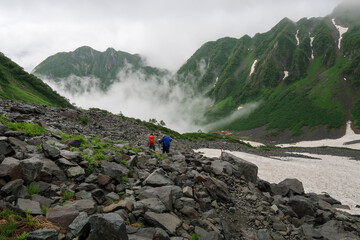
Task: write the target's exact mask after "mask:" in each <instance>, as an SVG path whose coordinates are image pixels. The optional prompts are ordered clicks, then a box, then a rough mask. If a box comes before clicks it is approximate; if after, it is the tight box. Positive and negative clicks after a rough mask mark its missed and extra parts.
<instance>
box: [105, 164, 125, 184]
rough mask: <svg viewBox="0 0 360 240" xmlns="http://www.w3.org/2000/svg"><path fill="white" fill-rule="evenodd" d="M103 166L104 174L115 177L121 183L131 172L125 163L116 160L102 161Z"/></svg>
mask: <svg viewBox="0 0 360 240" xmlns="http://www.w3.org/2000/svg"><path fill="white" fill-rule="evenodd" d="M101 166H102V168H103V169H104V174H105V175H107V176H110V177H111V178H113V179H115V180H116V181H118V182H119V183H122V182H123V177H124V176H127V175H128V174H129V169H127V168H126V167H125V166H124V165H122V164H118V163H115V162H108V161H102V162H101Z"/></svg>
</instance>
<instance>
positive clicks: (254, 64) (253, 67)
mask: <svg viewBox="0 0 360 240" xmlns="http://www.w3.org/2000/svg"><path fill="white" fill-rule="evenodd" d="M257 61H258V60H257V59H256V60H255V61H254V63H253V64H252V66H251V70H250V74H249V77H250V76H251V75H252V74H253V73H254V71H255V66H256V63H257Z"/></svg>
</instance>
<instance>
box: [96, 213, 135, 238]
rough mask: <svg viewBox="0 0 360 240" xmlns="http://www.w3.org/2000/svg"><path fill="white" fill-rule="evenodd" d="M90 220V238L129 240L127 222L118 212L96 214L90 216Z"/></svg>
mask: <svg viewBox="0 0 360 240" xmlns="http://www.w3.org/2000/svg"><path fill="white" fill-rule="evenodd" d="M89 222H90V224H91V231H90V235H89V240H98V239H108V240H117V239H123V240H128V235H127V232H126V226H125V222H124V221H123V219H122V218H121V217H120V215H118V214H116V213H107V214H95V215H92V216H91V217H90V218H89Z"/></svg>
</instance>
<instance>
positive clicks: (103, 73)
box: [33, 46, 167, 91]
mask: <svg viewBox="0 0 360 240" xmlns="http://www.w3.org/2000/svg"><path fill="white" fill-rule="evenodd" d="M119 71H141V72H143V73H144V74H145V75H146V76H147V77H160V76H163V75H164V74H167V71H165V70H161V69H157V68H153V67H149V66H146V64H145V63H144V61H143V59H142V58H141V57H140V55H137V54H134V55H132V54H129V53H126V52H121V51H116V50H114V49H113V48H108V49H107V50H106V51H105V52H99V51H96V50H94V49H92V48H90V47H87V46H83V47H80V48H78V49H76V50H75V51H73V52H61V53H57V54H55V55H52V56H50V57H48V58H47V59H45V60H44V61H43V62H41V63H40V64H39V65H38V66H36V67H35V69H34V71H33V73H34V74H35V75H38V76H40V75H42V76H45V77H47V78H48V79H49V80H52V81H54V82H61V81H62V80H63V78H67V77H69V76H71V75H75V76H78V77H89V76H94V77H96V78H98V79H100V83H99V85H98V87H99V88H100V89H101V90H103V91H106V90H107V89H108V88H109V87H110V86H111V85H112V84H113V83H114V82H116V81H119V80H121V79H119V77H118V76H117V74H118V73H119ZM77 84H79V83H77Z"/></svg>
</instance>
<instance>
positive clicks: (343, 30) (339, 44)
mask: <svg viewBox="0 0 360 240" xmlns="http://www.w3.org/2000/svg"><path fill="white" fill-rule="evenodd" d="M331 21H332V23H333V24H334V26H335V27H336V29H337V30H338V31H339V34H340V37H339V43H338V47H339V49H340V47H341V40H342V36H343V34H344V33H346V32H347V30H348V29H349V28H347V27H342V26H340V25H336V23H335V18H333V19H331Z"/></svg>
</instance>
